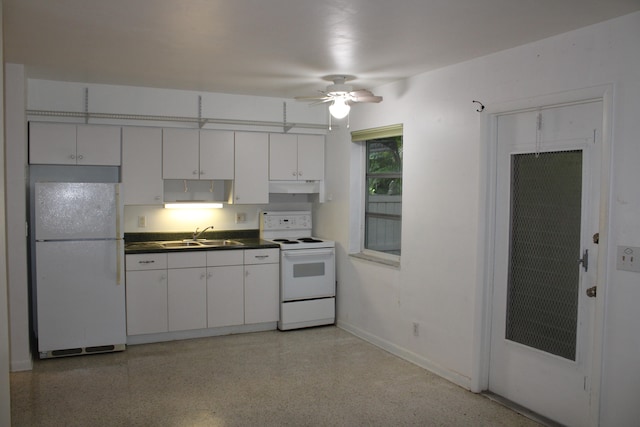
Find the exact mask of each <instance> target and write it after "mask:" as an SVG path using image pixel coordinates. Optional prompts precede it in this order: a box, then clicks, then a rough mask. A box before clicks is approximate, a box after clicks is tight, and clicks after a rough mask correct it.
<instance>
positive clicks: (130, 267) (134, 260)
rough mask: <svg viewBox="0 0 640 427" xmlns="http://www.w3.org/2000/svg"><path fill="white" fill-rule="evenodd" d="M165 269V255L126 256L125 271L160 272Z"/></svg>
mask: <svg viewBox="0 0 640 427" xmlns="http://www.w3.org/2000/svg"><path fill="white" fill-rule="evenodd" d="M165 268H167V254H166V253H157V254H136V255H127V256H126V269H127V271H136V270H162V269H165Z"/></svg>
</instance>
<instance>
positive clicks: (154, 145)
mask: <svg viewBox="0 0 640 427" xmlns="http://www.w3.org/2000/svg"><path fill="white" fill-rule="evenodd" d="M121 174H122V187H123V190H124V204H125V205H159V204H162V202H163V196H162V194H163V181H162V129H160V128H147V127H133V126H126V127H123V128H122V170H121Z"/></svg>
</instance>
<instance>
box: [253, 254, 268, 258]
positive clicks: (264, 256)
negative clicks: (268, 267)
mask: <svg viewBox="0 0 640 427" xmlns="http://www.w3.org/2000/svg"><path fill="white" fill-rule="evenodd" d="M254 258H257V259H266V258H269V255H254Z"/></svg>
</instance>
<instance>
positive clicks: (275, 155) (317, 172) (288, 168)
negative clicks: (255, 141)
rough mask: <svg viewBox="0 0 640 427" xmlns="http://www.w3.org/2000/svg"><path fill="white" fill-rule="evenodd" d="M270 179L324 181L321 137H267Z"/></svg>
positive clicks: (322, 142) (288, 135)
mask: <svg viewBox="0 0 640 427" xmlns="http://www.w3.org/2000/svg"><path fill="white" fill-rule="evenodd" d="M269 179H270V180H273V181H291V180H300V181H321V180H323V179H324V136H322V135H290V134H270V135H269Z"/></svg>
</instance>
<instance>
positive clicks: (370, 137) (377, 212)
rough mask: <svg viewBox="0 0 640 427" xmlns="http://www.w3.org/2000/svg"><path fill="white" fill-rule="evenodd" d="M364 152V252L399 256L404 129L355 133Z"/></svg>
mask: <svg viewBox="0 0 640 427" xmlns="http://www.w3.org/2000/svg"><path fill="white" fill-rule="evenodd" d="M352 140H353V141H362V142H363V143H364V152H365V173H364V175H365V176H364V181H363V182H364V187H365V188H364V195H365V196H364V209H363V212H364V218H363V220H364V230H363V231H364V235H363V252H368V251H374V252H376V253H382V254H386V255H388V256H392V257H399V256H400V244H401V230H402V125H396V126H389V127H386V128H377V129H370V130H366V131H358V132H353V133H352Z"/></svg>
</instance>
